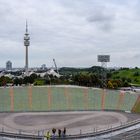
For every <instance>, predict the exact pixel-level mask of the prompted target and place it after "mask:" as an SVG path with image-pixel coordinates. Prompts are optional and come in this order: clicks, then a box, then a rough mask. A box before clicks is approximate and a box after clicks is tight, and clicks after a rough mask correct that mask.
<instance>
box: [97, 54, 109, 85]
mask: <svg viewBox="0 0 140 140" xmlns="http://www.w3.org/2000/svg"><path fill="white" fill-rule="evenodd" d="M98 62H101V67H102V73H101V76H102V78H101V81H102V87H103V88H106V86H107V85H106V82H107V73H106V70H107V62H110V55H98Z"/></svg>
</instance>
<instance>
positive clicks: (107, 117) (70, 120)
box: [0, 111, 139, 135]
mask: <svg viewBox="0 0 140 140" xmlns="http://www.w3.org/2000/svg"><path fill="white" fill-rule="evenodd" d="M137 118H139V115H134V114H127V113H119V112H105V111H79V112H78V111H75V112H25V113H0V128H1V129H2V128H4V130H5V131H8V132H18V131H19V130H21V132H22V133H32V134H37V133H38V131H40V132H41V133H42V132H43V130H45V131H47V130H50V131H51V129H52V128H56V129H63V128H64V127H66V128H67V134H69V135H73V134H80V133H89V132H93V131H95V129H98V130H103V129H107V128H109V127H115V126H119V125H120V124H121V123H126V122H128V121H132V120H135V119H137ZM80 130H81V131H80Z"/></svg>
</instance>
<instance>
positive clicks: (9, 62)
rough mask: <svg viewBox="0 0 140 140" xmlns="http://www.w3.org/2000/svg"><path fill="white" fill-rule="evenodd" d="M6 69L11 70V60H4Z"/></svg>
mask: <svg viewBox="0 0 140 140" xmlns="http://www.w3.org/2000/svg"><path fill="white" fill-rule="evenodd" d="M6 70H12V62H11V61H7V62H6Z"/></svg>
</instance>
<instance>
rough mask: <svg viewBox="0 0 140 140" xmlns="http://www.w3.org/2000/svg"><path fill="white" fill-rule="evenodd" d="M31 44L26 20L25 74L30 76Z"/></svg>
mask: <svg viewBox="0 0 140 140" xmlns="http://www.w3.org/2000/svg"><path fill="white" fill-rule="evenodd" d="M29 45H30V37H29V34H28V24H27V21H26V32H25V36H24V46H25V75H26V76H28V75H29V71H28V46H29Z"/></svg>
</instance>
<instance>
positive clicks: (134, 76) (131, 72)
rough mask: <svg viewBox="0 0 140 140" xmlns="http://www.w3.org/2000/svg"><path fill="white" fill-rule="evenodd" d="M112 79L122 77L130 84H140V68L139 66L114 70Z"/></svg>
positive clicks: (121, 78)
mask: <svg viewBox="0 0 140 140" xmlns="http://www.w3.org/2000/svg"><path fill="white" fill-rule="evenodd" d="M111 78H112V79H120V80H122V81H127V82H129V83H130V84H132V85H133V84H134V85H138V86H140V69H139V68H132V69H129V68H122V69H119V70H117V71H114V72H113V73H112V76H111Z"/></svg>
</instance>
